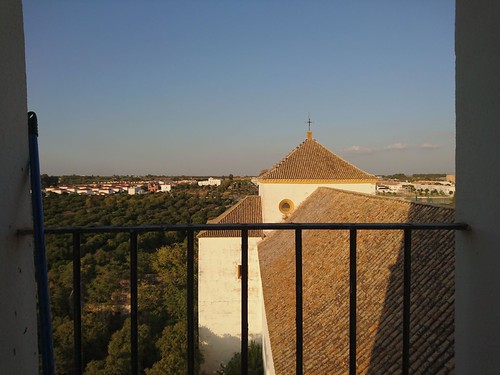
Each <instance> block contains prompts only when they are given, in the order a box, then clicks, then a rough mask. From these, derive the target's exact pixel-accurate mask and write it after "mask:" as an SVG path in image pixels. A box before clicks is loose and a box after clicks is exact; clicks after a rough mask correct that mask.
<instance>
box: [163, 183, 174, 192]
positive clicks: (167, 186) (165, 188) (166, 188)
mask: <svg viewBox="0 0 500 375" xmlns="http://www.w3.org/2000/svg"><path fill="white" fill-rule="evenodd" d="M170 191H172V185H170V184H165V183H161V182H160V192H162V193H169V192H170Z"/></svg>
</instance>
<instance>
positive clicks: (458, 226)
mask: <svg viewBox="0 0 500 375" xmlns="http://www.w3.org/2000/svg"><path fill="white" fill-rule="evenodd" d="M242 228H246V229H248V230H259V229H260V230H295V229H303V230H308V229H313V230H341V229H345V230H349V229H356V230H398V229H400V230H404V229H411V230H419V229H422V230H447V229H449V230H468V229H469V225H468V224H465V223H252V224H172V225H170V224H169V225H131V226H95V227H53V228H45V234H65V233H66V234H70V233H76V232H78V233H82V234H83V233H127V232H137V233H145V232H163V231H183V230H193V231H202V230H241V229H242ZM18 233H19V234H32V233H33V231H32V230H31V229H25V230H20V231H18Z"/></svg>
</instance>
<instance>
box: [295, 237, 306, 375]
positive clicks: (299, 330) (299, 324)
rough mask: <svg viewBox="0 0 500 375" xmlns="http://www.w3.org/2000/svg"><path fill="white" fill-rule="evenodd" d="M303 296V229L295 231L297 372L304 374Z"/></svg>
mask: <svg viewBox="0 0 500 375" xmlns="http://www.w3.org/2000/svg"><path fill="white" fill-rule="evenodd" d="M302 309H303V294H302V229H296V230H295V332H296V333H295V342H296V345H295V346H296V349H295V350H296V353H295V363H296V365H295V367H296V370H295V372H296V373H297V374H302V373H303V369H304V366H303V361H304V358H303V350H304V331H303V310H302Z"/></svg>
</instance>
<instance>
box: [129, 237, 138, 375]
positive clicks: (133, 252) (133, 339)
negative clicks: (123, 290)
mask: <svg viewBox="0 0 500 375" xmlns="http://www.w3.org/2000/svg"><path fill="white" fill-rule="evenodd" d="M137 325H138V324H137V232H135V231H133V232H130V353H131V359H130V370H131V373H132V374H133V375H136V374H138V373H139V358H138V343H137V341H138V339H137Z"/></svg>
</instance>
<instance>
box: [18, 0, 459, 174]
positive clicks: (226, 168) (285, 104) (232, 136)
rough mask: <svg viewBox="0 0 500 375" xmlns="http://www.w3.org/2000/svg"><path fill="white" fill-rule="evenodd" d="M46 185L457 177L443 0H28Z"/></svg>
mask: <svg viewBox="0 0 500 375" xmlns="http://www.w3.org/2000/svg"><path fill="white" fill-rule="evenodd" d="M23 3H24V19H25V39H26V60H27V80H28V107H29V109H30V110H33V111H36V112H37V114H38V118H39V127H40V136H39V143H40V154H41V169H42V173H49V174H73V173H75V174H94V175H111V174H140V175H142V174H148V173H150V174H166V175H180V174H185V175H228V174H230V173H232V174H235V175H240V174H241V175H256V174H258V173H259V172H260V170H262V169H264V168H269V167H270V166H272V165H273V164H274V163H275V162H277V161H279V160H280V159H281V158H282V157H284V156H285V155H286V154H287V153H288V152H289V151H290V150H292V149H293V148H294V147H296V146H297V145H298V144H299V143H300V142H302V140H303V139H305V137H306V130H307V124H305V121H306V120H307V116H308V112H310V113H311V119H312V120H313V121H314V123H313V125H312V130H313V134H314V138H316V139H317V140H318V141H319V142H320V143H321V144H323V145H324V146H326V147H327V148H329V149H330V150H331V151H333V152H335V153H336V154H338V155H340V156H341V157H343V158H345V159H346V160H348V161H350V162H351V163H353V164H355V165H357V166H358V167H360V168H362V169H364V170H366V171H367V172H370V173H375V174H380V173H395V172H405V173H419V172H430V173H438V172H442V173H453V171H454V150H455V131H454V124H455V110H454V100H455V99H454V98H455V94H454V91H455V84H454V75H455V73H454V67H455V56H454V12H455V11H454V1H452V0H438V1H435V0H427V1H421V0H418V1H417V0H414V1H411V2H410V1H401V0H393V1H383V0H380V1H373V0H371V1H347V0H345V1H332V0H330V1H327V0H322V1H319V0H318V1H284V0H283V1H264V0H257V1H243V0H241V1H233V0H231V1H230V0H213V1H201V0H199V1H160V0H155V1H153V0H146V1H131V0H119V1H111V0H106V1H97V0H90V1H83V0H80V1H76V0H75V1H62V0H59V1H54V0H50V1H49V0H45V1H39V0H24V2H23Z"/></svg>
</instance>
